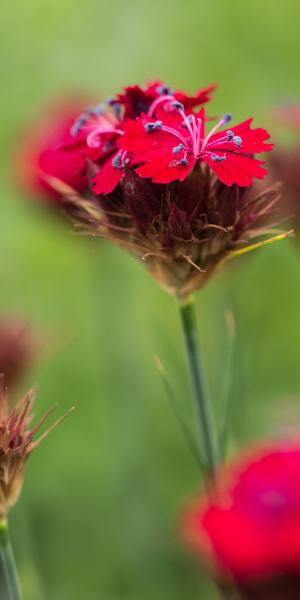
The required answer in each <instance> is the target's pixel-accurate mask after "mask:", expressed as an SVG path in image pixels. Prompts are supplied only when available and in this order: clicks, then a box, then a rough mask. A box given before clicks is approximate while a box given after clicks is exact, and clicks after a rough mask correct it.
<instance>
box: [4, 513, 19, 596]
mask: <svg viewBox="0 0 300 600" xmlns="http://www.w3.org/2000/svg"><path fill="white" fill-rule="evenodd" d="M0 558H1V565H2V569H3V574H4V578H5V584H6V589H7V599H8V600H22V598H23V595H22V591H21V587H20V582H19V577H18V572H17V567H16V562H15V557H14V552H13V548H12V544H11V541H10V535H9V530H8V525H7V522H6V521H4V522H2V523H1V524H0Z"/></svg>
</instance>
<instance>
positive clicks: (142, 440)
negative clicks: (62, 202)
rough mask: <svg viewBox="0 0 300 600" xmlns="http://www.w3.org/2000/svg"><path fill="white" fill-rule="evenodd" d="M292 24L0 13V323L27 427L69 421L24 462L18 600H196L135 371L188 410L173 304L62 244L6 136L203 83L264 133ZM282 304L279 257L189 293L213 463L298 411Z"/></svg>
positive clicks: (178, 477)
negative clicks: (288, 409) (27, 346)
mask: <svg viewBox="0 0 300 600" xmlns="http://www.w3.org/2000/svg"><path fill="white" fill-rule="evenodd" d="M299 18H300V6H299V4H298V3H297V2H295V1H294V0H286V2H285V3H284V4H282V3H274V1H273V0H265V1H264V2H261V1H259V0H252V2H251V3H246V2H242V1H241V0H210V2H203V1H202V0H186V1H185V2H183V3H182V2H178V1H172V0H165V2H159V1H158V0H152V2H141V1H140V0H139V1H137V0H128V1H127V2H121V1H120V0H116V1H115V2H114V3H112V2H105V1H103V0H100V1H99V0H87V1H86V2H84V1H83V0H77V1H76V0H72V1H71V0H59V1H58V0H42V1H38V0H27V1H26V3H24V2H23V0H12V1H11V2H6V3H5V4H4V6H3V7H2V11H1V44H2V52H1V59H0V73H1V128H0V159H1V192H2V193H1V204H0V219H1V221H0V222H1V235H0V257H1V258H0V277H1V295H0V308H1V310H2V311H3V312H8V311H9V310H11V311H14V312H20V313H21V314H23V315H25V316H27V317H28V319H29V320H30V321H31V322H32V323H33V325H34V326H35V327H36V328H38V329H39V331H41V332H42V334H43V335H44V337H45V339H46V340H47V352H44V353H42V354H41V356H40V360H39V362H38V364H37V365H36V369H35V372H33V373H31V376H30V377H29V378H28V382H27V383H28V385H29V384H31V382H32V381H33V380H35V381H36V382H37V383H38V384H39V387H40V391H39V402H38V404H37V412H39V413H42V412H43V411H44V410H45V408H46V407H47V406H48V405H49V404H51V403H52V402H55V401H57V400H59V402H60V407H59V409H58V410H59V411H61V412H62V411H64V410H65V409H66V408H68V407H69V406H70V405H71V404H75V405H76V407H77V410H76V412H75V413H74V414H72V416H71V417H70V418H69V419H68V421H66V422H65V423H64V424H63V425H62V426H61V427H60V428H58V429H57V430H56V431H55V432H54V433H53V434H52V435H51V436H50V437H49V438H48V439H47V440H46V441H45V443H43V445H42V446H41V447H40V448H39V450H38V452H36V453H35V455H34V456H33V457H32V458H31V459H30V462H29V465H28V475H27V480H26V483H25V488H24V492H23V497H22V499H21V501H20V503H19V505H18V506H17V507H16V509H14V511H13V513H12V516H11V524H12V530H13V531H12V533H13V540H14V545H15V548H16V553H17V559H18V563H19V565H20V572H21V577H22V580H23V583H24V589H25V598H26V599H27V600H41V599H48V600H50V599H51V600H69V599H70V600H71V599H72V600H83V599H88V600H96V599H98V598H103V600H153V598H159V599H163V600H168V599H170V600H171V599H172V600H181V599H182V598H185V599H191V600H192V599H193V600H194V599H196V598H203V599H205V598H214V597H215V596H214V593H215V592H214V590H213V588H212V586H211V585H210V584H209V583H208V582H207V579H206V578H205V577H204V575H203V574H201V571H200V568H199V566H198V562H197V560H195V559H194V558H193V557H191V556H190V555H189V553H188V552H187V551H186V550H185V548H184V547H183V545H182V543H181V541H180V539H179V536H178V533H177V519H178V513H179V511H180V507H181V506H182V503H183V502H184V500H185V499H186V498H187V497H189V496H190V494H192V493H194V491H196V490H197V489H198V487H199V484H200V478H199V473H198V470H197V465H196V464H195V463H194V461H193V459H192V457H191V455H190V454H189V451H188V449H187V448H186V446H185V443H184V440H183V438H182V436H181V433H180V431H179V429H178V425H177V423H176V420H175V418H174V416H173V414H172V412H171V410H170V406H169V405H168V402H167V400H166V398H165V394H164V390H163V389H162V386H161V382H160V379H159V377H158V374H157V372H156V369H155V365H154V360H153V356H154V354H155V353H158V354H159V355H160V356H161V358H162V360H163V362H164V364H165V366H166V368H167V370H168V373H169V376H170V378H171V379H172V381H173V383H174V386H175V387H176V389H177V393H178V396H179V397H180V398H181V399H182V403H183V405H184V407H185V408H186V410H187V411H189V410H190V407H189V396H188V383H187V380H186V372H185V364H184V357H183V350H182V344H181V338H180V327H179V319H178V315H177V312H176V304H175V301H174V300H173V299H172V298H170V297H168V296H167V295H166V294H165V293H164V292H162V291H161V290H160V289H158V287H157V286H156V285H155V283H154V282H153V281H152V280H151V279H150V278H149V276H148V275H147V274H146V273H145V272H144V271H143V269H142V268H141V267H140V266H139V265H138V264H137V263H135V261H134V260H133V259H132V258H130V257H128V256H127V255H126V254H123V253H122V252H121V251H120V250H118V249H115V248H113V247H111V246H110V245H109V244H107V243H104V242H100V241H97V240H87V239H85V238H81V237H78V236H76V235H74V234H73V233H72V232H71V227H70V226H69V225H66V224H64V223H63V222H60V221H59V219H56V218H55V217H54V216H53V215H51V214H50V213H49V212H48V211H47V210H46V209H45V210H44V207H43V206H40V207H38V206H37V203H35V204H34V203H31V202H30V201H29V199H28V198H27V199H25V198H23V197H22V194H21V193H20V192H18V191H17V190H16V189H14V186H13V179H14V170H16V169H17V168H18V165H17V164H14V165H13V168H12V166H11V160H10V156H11V152H12V149H13V148H14V145H15V144H17V143H18V136H19V131H20V127H21V126H22V125H24V124H25V123H26V122H28V121H30V119H32V118H34V117H35V115H36V114H37V113H38V112H39V111H40V108H41V106H42V105H43V103H44V102H46V101H47V100H48V99H49V98H55V97H56V96H57V95H61V94H62V93H63V92H69V91H72V90H74V91H76V90H79V91H80V90H87V91H89V92H91V93H92V94H94V95H95V97H97V95H98V96H105V95H110V94H112V93H113V92H114V91H115V90H119V89H120V87H121V86H122V85H125V84H128V83H133V82H140V83H142V82H143V81H144V80H145V79H149V78H152V77H157V76H158V77H160V78H162V79H165V80H166V81H167V82H168V83H170V84H171V85H173V86H176V87H186V88H187V89H188V90H190V91H193V90H194V89H196V88H197V87H198V86H201V85H206V84H209V83H211V82H215V81H218V82H219V83H220V89H219V91H218V92H217V94H216V102H215V104H214V108H213V110H214V111H216V113H217V112H218V111H220V112H221V113H224V112H228V111H230V112H232V113H233V114H234V116H235V117H236V119H239V118H241V117H244V116H245V117H246V116H248V115H255V116H257V122H258V123H259V122H262V123H263V122H266V121H267V122H268V124H271V120H270V114H269V107H270V106H272V105H275V104H277V103H280V102H281V101H282V100H284V99H286V98H287V97H295V98H297V97H298V98H299V97H300V80H299V77H298V70H299V69H298V67H299V65H298V57H299V32H298V23H299ZM275 126H276V124H275ZM299 297H300V255H299V253H298V250H297V249H296V246H295V245H294V244H293V242H291V241H285V242H282V243H280V244H279V245H278V246H274V247H269V248H266V249H263V250H261V251H258V252H257V253H256V254H255V255H254V254H253V255H252V256H251V257H250V256H249V257H241V258H240V259H237V260H236V262H235V263H234V264H232V267H230V268H229V269H227V270H226V271H224V272H223V273H221V274H220V275H218V276H217V277H216V278H215V280H214V281H213V282H212V283H211V284H210V285H209V286H208V288H207V289H206V290H205V291H204V292H202V293H199V294H198V313H199V324H200V329H201V334H202V338H203V343H204V346H205V353H206V361H207V365H208V368H209V374H210V383H211V387H212V390H213V391H214V394H215V396H217V392H218V389H219V387H220V385H221V381H222V377H223V366H224V365H226V360H225V353H226V326H225V312H226V310H228V308H231V309H233V310H234V312H235V314H236V320H237V333H238V340H237V344H238V352H237V362H236V365H235V370H234V392H233V393H234V402H235V410H234V422H233V432H234V438H233V439H234V441H232V450H234V448H235V446H236V445H243V444H245V443H246V441H247V440H252V439H254V438H255V437H258V436H260V435H263V434H264V433H268V434H270V433H271V432H272V431H273V429H274V427H273V425H272V423H275V422H277V424H278V420H277V421H276V411H277V409H278V406H279V405H280V404H281V402H282V400H281V398H283V399H284V398H286V396H287V395H289V396H296V400H294V402H295V403H296V405H297V402H298V403H299V401H298V400H297V395H298V393H299V386H300V375H299V347H300V328H299ZM24 389H25V386H24ZM286 401H287V400H286ZM32 559H33V563H32ZM33 565H34V566H35V568H36V570H37V572H38V575H37V573H36V572H35V570H34V566H33Z"/></svg>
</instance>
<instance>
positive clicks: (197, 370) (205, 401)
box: [179, 297, 218, 475]
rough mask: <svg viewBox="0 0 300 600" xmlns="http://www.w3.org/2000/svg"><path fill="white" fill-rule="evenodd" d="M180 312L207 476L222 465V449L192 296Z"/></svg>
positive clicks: (182, 302)
mask: <svg viewBox="0 0 300 600" xmlns="http://www.w3.org/2000/svg"><path fill="white" fill-rule="evenodd" d="M179 310H180V315H181V323H182V329H183V336H184V341H185V349H186V354H187V360H188V364H189V371H190V379H191V387H192V394H193V401H194V408H195V413H196V418H197V423H198V428H199V435H200V443H199V445H200V449H202V453H204V459H205V461H204V462H205V465H206V470H207V474H212V475H213V474H214V473H215V470H216V467H217V464H218V448H217V441H216V434H215V427H214V422H213V414H212V405H211V402H210V399H209V395H208V389H207V384H206V378H205V374H204V366H203V362H202V355H201V351H200V345H199V341H198V335H197V324H196V313H195V304H194V299H193V298H192V297H190V298H188V299H187V300H185V301H180V303H179Z"/></svg>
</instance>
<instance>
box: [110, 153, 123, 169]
mask: <svg viewBox="0 0 300 600" xmlns="http://www.w3.org/2000/svg"><path fill="white" fill-rule="evenodd" d="M111 164H112V166H113V167H115V169H123V161H122V155H121V154H117V155H116V156H114V158H113V159H112V161H111Z"/></svg>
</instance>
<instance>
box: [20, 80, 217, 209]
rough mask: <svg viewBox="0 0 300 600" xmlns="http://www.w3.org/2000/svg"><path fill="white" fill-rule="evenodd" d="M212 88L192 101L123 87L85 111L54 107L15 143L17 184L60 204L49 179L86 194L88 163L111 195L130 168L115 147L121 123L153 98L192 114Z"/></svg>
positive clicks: (165, 91) (72, 104)
mask: <svg viewBox="0 0 300 600" xmlns="http://www.w3.org/2000/svg"><path fill="white" fill-rule="evenodd" d="M214 89H215V86H214V85H211V86H209V87H207V88H203V89H201V90H199V91H198V92H197V93H196V94H195V95H193V96H190V95H188V94H185V93H184V92H181V91H174V92H173V91H172V90H171V89H170V88H169V87H168V86H166V85H165V84H163V83H162V82H160V81H154V82H152V83H151V84H149V85H147V86H146V87H145V88H142V87H140V86H137V85H135V86H130V87H127V88H125V89H124V91H123V92H122V93H120V94H117V95H116V96H115V97H113V98H109V99H108V100H106V101H104V102H103V103H100V104H97V105H95V106H91V107H89V108H86V109H84V105H83V102H82V100H80V101H79V100H76V101H74V100H73V101H69V100H63V101H60V102H57V103H56V104H55V105H54V106H52V107H51V108H50V109H49V111H48V114H47V115H46V116H45V115H44V116H42V118H40V119H39V120H37V122H36V124H32V125H31V127H30V128H29V130H28V132H26V135H25V136H23V142H22V141H21V143H20V140H18V151H17V152H16V156H14V165H15V164H17V165H18V168H17V173H16V175H17V178H18V180H19V184H20V186H21V187H23V188H25V189H26V191H28V192H30V193H33V194H34V195H35V196H38V197H43V198H44V197H45V198H46V199H50V200H57V201H59V200H61V197H60V195H59V194H58V193H57V192H56V191H55V190H54V189H53V187H51V186H49V184H48V183H47V177H56V178H57V179H60V180H61V181H63V182H64V183H66V184H68V185H70V186H71V187H72V188H73V189H75V190H76V191H77V192H83V191H86V190H87V188H88V182H87V160H92V161H93V162H94V163H95V164H97V165H98V167H99V171H98V173H97V175H96V177H95V192H96V193H97V194H102V193H105V194H107V193H110V192H111V191H112V190H113V189H114V188H115V187H116V186H117V184H118V183H119V181H120V180H121V179H122V176H123V174H124V169H125V167H126V166H128V165H129V164H130V160H129V158H128V155H127V153H125V152H123V151H120V149H119V147H118V141H119V137H120V136H121V135H122V134H123V124H124V121H125V119H127V118H135V117H136V116H139V115H140V114H141V113H142V112H145V111H146V112H147V110H148V108H150V106H151V104H152V103H153V102H154V101H155V100H156V99H157V98H162V97H164V96H167V95H169V94H170V93H172V94H174V98H176V99H177V100H178V101H180V102H182V104H183V105H184V106H185V107H186V109H187V110H190V108H192V107H194V106H199V105H201V104H204V103H205V102H208V101H209V100H210V99H211V96H210V94H211V92H212V91H213V90H214ZM83 109H84V110H83ZM14 168H15V167H14Z"/></svg>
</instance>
